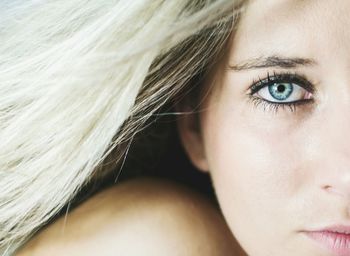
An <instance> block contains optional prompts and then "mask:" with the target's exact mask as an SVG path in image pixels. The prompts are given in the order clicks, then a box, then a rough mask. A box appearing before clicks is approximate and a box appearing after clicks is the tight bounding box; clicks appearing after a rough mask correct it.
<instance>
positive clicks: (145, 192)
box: [17, 178, 235, 256]
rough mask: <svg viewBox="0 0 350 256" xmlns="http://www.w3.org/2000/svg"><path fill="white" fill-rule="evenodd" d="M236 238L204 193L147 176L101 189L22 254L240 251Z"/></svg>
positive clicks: (51, 227) (22, 255)
mask: <svg viewBox="0 0 350 256" xmlns="http://www.w3.org/2000/svg"><path fill="white" fill-rule="evenodd" d="M234 246H235V245H234V239H233V236H232V235H231V233H230V231H229V230H228V228H227V226H226V224H225V221H224V219H223V218H222V216H221V214H220V212H219V211H218V209H216V208H215V207H214V206H213V205H212V204H211V202H209V201H208V200H207V199H206V198H205V197H204V196H202V195H200V194H199V193H197V192H195V191H192V190H191V189H189V188H187V187H184V186H182V185H179V184H176V183H174V182H171V181H167V180H162V179H151V178H142V179H136V180H131V181H127V182H124V183H120V184H118V185H116V186H114V187H111V188H109V189H106V190H104V191H101V192H100V193H98V194H97V195H95V196H94V197H92V198H91V199H89V200H87V201H86V202H85V203H83V204H82V205H80V206H79V207H77V208H76V209H75V210H74V211H72V212H71V213H69V214H68V215H67V216H66V218H63V217H62V218H61V219H59V220H57V221H56V222H55V223H53V224H52V225H50V226H49V227H47V228H46V229H45V230H43V231H42V232H40V233H39V234H38V235H36V236H35V237H34V238H33V239H32V240H31V241H29V243H28V244H27V245H26V246H24V247H23V248H22V250H20V252H19V253H18V254H17V255H18V256H31V255H35V256H41V255H51V256H55V255H62V254H65V255H77V256H79V255H103V256H109V255H128V256H134V255H135V256H136V255H138V256H139V255H142V256H143V255H144V256H148V255H152V256H157V255H169V256H173V255H174V256H175V255H176V256H177V255H179V256H180V255H182V256H184V255H191V256H196V255H198V256H199V255H201V256H206V255H208V256H209V255H217V256H220V255H223V256H228V255H235V254H234V253H233V250H234Z"/></svg>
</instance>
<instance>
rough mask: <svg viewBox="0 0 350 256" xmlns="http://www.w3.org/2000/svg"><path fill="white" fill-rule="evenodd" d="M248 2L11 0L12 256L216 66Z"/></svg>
mask: <svg viewBox="0 0 350 256" xmlns="http://www.w3.org/2000/svg"><path fill="white" fill-rule="evenodd" d="M241 2H243V0H242V1H238V0H237V1H232V0H216V1H214V0H170V1H168V0H133V1H129V0H105V1H89V0H70V1H57V0H28V1H14V2H12V3H10V2H9V3H8V4H6V2H5V4H4V5H3V7H2V8H1V9H0V21H1V23H0V38H1V44H0V90H1V93H0V141H1V147H0V177H1V178H0V254H1V255H12V254H13V253H14V251H15V250H16V248H18V247H19V246H20V245H21V244H22V243H23V242H24V241H25V239H27V238H28V237H29V236H30V235H32V234H33V233H34V232H35V231H36V230H37V229H39V228H40V227H42V226H43V225H44V224H45V223H47V222H48V221H49V220H50V219H51V218H52V217H53V216H55V214H57V213H58V212H59V211H60V210H61V209H62V207H64V206H65V205H66V204H67V203H69V201H70V200H72V198H74V196H75V195H76V194H77V193H78V192H79V190H80V189H81V187H82V186H83V185H84V184H86V183H87V182H89V181H90V180H91V179H92V178H93V177H96V175H97V176H98V175H99V173H108V172H111V171H113V170H114V169H115V166H116V165H117V164H118V163H119V164H120V163H121V162H122V160H123V156H124V153H125V152H126V151H127V146H126V147H120V146H121V145H128V143H130V141H131V140H132V137H133V136H134V135H135V134H136V133H137V132H138V131H139V130H140V129H141V128H142V126H143V125H144V124H145V122H146V121H147V120H148V118H149V117H150V116H151V115H152V114H154V113H155V112H156V111H157V110H159V108H160V107H161V106H163V105H164V104H165V103H166V102H168V101H169V99H171V98H172V97H173V96H174V95H176V94H177V93H179V92H181V91H182V90H183V89H184V88H185V87H186V86H188V84H189V82H190V81H191V79H192V78H193V77H194V76H195V75H198V74H200V73H201V72H203V70H206V67H207V66H209V65H210V61H211V60H213V57H214V56H215V55H217V53H218V51H219V49H220V48H222V47H223V46H224V44H225V40H226V39H227V35H228V34H229V33H230V31H231V29H232V27H231V26H228V24H231V25H232V17H233V13H234V12H233V10H238V7H239V6H240V3H241ZM117 148H119V150H116V149H117ZM120 148H121V149H120ZM115 150H116V151H115ZM111 156H112V157H111ZM106 159H109V161H111V159H112V160H113V164H111V165H108V164H104V163H105V161H106Z"/></svg>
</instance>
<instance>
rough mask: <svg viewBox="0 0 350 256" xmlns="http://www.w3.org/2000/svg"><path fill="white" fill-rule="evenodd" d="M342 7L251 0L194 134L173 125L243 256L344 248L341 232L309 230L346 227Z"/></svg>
mask: <svg viewBox="0 0 350 256" xmlns="http://www.w3.org/2000/svg"><path fill="white" fill-rule="evenodd" d="M349 14H350V1H348V0H334V1H326V0H255V1H251V2H250V4H249V5H248V7H247V9H246V11H245V12H244V13H243V15H242V17H241V20H240V24H239V27H238V29H237V32H236V33H235V35H234V39H233V40H232V42H231V44H230V52H229V53H228V54H227V60H226V62H225V63H224V64H223V65H222V66H221V67H219V68H218V71H217V73H216V76H215V81H214V89H213V91H212V92H211V94H210V95H209V97H208V98H207V100H206V102H205V105H204V106H205V107H204V111H203V112H202V114H201V115H200V124H201V133H200V134H196V132H195V129H192V128H191V127H193V126H191V125H187V128H185V129H182V131H181V136H182V140H183V143H184V146H185V148H186V150H187V151H188V154H189V156H190V158H191V160H192V161H193V163H194V164H195V165H196V166H197V167H198V168H199V169H202V170H204V171H209V172H210V175H211V177H212V180H213V185H214V187H215V191H216V194H217V198H218V200H219V203H220V206H221V209H222V212H223V214H224V216H225V218H226V221H227V223H228V225H229V227H230V228H231V230H232V232H233V233H234V235H235V237H236V238H237V240H238V241H239V242H240V244H241V245H242V247H243V248H244V249H245V251H246V252H247V253H248V255H251V256H287V255H288V256H289V255H290V256H296V255H298V256H312V255H317V256H318V255H320V256H323V255H324V256H326V255H327V256H328V255H337V256H345V255H350V236H346V235H341V234H338V235H335V233H326V232H323V233H317V232H314V233H310V232H311V231H315V230H324V229H327V228H328V227H330V226H334V225H347V226H348V228H349V230H348V233H350V136H349V133H350V33H349V31H348V28H350V15H349ZM252 86H254V87H252ZM185 123H186V122H185ZM187 123H188V122H187ZM186 129H187V130H186ZM308 231H309V233H308ZM343 232H344V230H343ZM310 235H314V237H315V238H314V239H312V238H310ZM322 235H323V242H317V241H316V240H322ZM331 247H339V248H338V249H331ZM345 247H347V248H348V249H347V250H346V248H345Z"/></svg>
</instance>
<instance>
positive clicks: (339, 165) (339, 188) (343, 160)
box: [317, 104, 350, 206]
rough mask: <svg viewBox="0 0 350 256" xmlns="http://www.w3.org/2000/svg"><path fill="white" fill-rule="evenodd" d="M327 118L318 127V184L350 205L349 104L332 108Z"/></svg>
mask: <svg viewBox="0 0 350 256" xmlns="http://www.w3.org/2000/svg"><path fill="white" fill-rule="evenodd" d="M338 107H339V106H338ZM327 119H328V121H327V122H324V123H323V127H322V128H320V131H321V133H322V134H321V135H320V134H319V135H320V140H322V142H321V144H320V145H319V146H320V147H319V149H317V150H318V151H319V152H320V153H321V154H320V155H319V158H318V159H319V164H320V165H319V168H320V169H321V173H319V174H320V175H321V183H319V185H321V188H322V190H324V191H326V192H327V193H330V194H332V195H335V196H338V197H342V198H344V199H346V201H347V202H349V206H350V136H349V135H348V134H349V131H350V105H348V104H347V106H346V107H345V106H344V105H343V106H342V108H340V109H339V108H338V109H337V110H336V109H333V111H331V112H330V113H328V114H327ZM320 169H319V170H320Z"/></svg>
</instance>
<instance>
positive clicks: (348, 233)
mask: <svg viewBox="0 0 350 256" xmlns="http://www.w3.org/2000/svg"><path fill="white" fill-rule="evenodd" d="M304 233H305V234H306V235H307V236H308V237H309V238H311V239H312V240H313V241H315V242H316V243H317V244H318V245H319V246H321V247H322V248H324V249H326V250H328V251H329V252H331V253H332V255H335V256H350V226H344V225H337V226H331V227H326V228H324V229H320V230H314V231H304Z"/></svg>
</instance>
